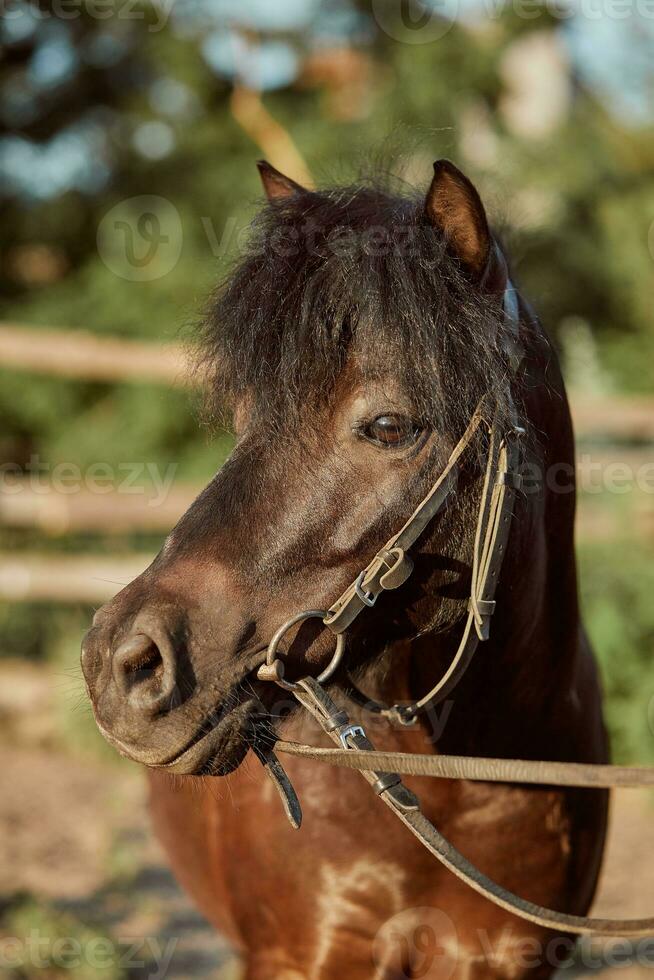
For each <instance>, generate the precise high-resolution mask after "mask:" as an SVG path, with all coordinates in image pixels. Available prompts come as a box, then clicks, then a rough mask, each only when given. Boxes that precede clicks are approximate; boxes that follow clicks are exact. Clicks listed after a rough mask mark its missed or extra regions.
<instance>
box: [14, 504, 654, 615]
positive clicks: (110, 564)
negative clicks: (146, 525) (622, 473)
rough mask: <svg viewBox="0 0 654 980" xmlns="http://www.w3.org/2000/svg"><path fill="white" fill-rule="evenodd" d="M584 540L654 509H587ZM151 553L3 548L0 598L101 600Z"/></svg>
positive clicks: (605, 535)
mask: <svg viewBox="0 0 654 980" xmlns="http://www.w3.org/2000/svg"><path fill="white" fill-rule="evenodd" d="M577 537H578V539H581V540H584V541H592V542H593V543H595V542H598V541H604V542H611V541H616V540H622V541H624V540H629V539H632V540H633V539H643V538H649V539H650V540H651V539H652V538H653V537H654V510H652V509H640V508H634V509H633V510H631V511H630V512H629V517H628V520H627V519H626V517H625V515H623V514H622V515H621V514H620V513H619V512H617V513H616V512H613V511H611V510H607V509H606V508H602V507H598V508H596V507H584V508H582V509H581V510H580V513H579V517H578V520H577ZM153 557H154V555H152V554H143V553H138V554H130V555H125V556H124V557H122V558H121V557H117V556H115V555H53V554H38V553H32V552H27V553H25V552H20V553H15V554H8V553H2V552H0V600H4V601H8V602H28V601H29V602H34V601H49V602H65V603H71V602H74V603H77V602H84V603H90V604H95V603H102V602H106V601H107V600H108V599H111V598H112V597H113V596H114V595H115V594H116V593H117V592H119V591H120V589H122V588H123V586H125V585H127V584H128V583H129V582H131V581H132V579H133V578H136V576H137V575H140V573H141V572H142V571H143V570H144V569H145V568H146V567H147V566H148V565H149V564H150V562H151V561H152V558H153Z"/></svg>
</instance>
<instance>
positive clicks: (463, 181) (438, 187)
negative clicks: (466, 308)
mask: <svg viewBox="0 0 654 980" xmlns="http://www.w3.org/2000/svg"><path fill="white" fill-rule="evenodd" d="M425 214H426V215H427V219H428V221H429V222H430V224H432V225H433V226H434V227H435V228H438V229H439V230H440V231H441V232H442V233H443V235H444V236H445V241H446V242H447V246H448V249H449V250H450V252H451V253H452V254H453V255H455V256H456V257H457V258H458V259H459V261H460V262H461V264H462V265H463V267H464V269H465V270H466V272H467V273H468V274H469V276H470V278H471V279H472V280H473V281H475V282H477V283H478V284H479V285H481V286H482V288H484V289H486V290H488V291H489V292H502V291H503V290H504V288H505V285H506V279H507V269H506V262H505V261H504V257H503V255H502V253H501V251H500V249H499V247H498V246H497V245H496V243H495V241H494V240H493V236H492V235H491V233H490V229H489V227H488V220H487V218H486V211H485V210H484V205H483V204H482V203H481V198H480V197H479V194H478V193H477V189H476V188H475V186H474V185H473V184H472V183H471V181H469V180H468V178H467V177H466V176H465V174H462V173H461V171H460V170H459V169H458V167H455V166H454V164H453V163H451V162H450V161H449V160H437V161H436V163H435V164H434V176H433V179H432V182H431V186H430V188H429V190H428V191H427V198H426V200H425Z"/></svg>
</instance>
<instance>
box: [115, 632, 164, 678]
mask: <svg viewBox="0 0 654 980" xmlns="http://www.w3.org/2000/svg"><path fill="white" fill-rule="evenodd" d="M134 647H135V649H134V650H133V652H132V653H130V655H129V656H127V657H125V658H124V660H123V662H122V669H123V671H124V672H125V674H126V675H127V676H130V675H133V678H132V679H133V681H134V682H135V683H139V682H140V681H143V680H150V679H151V678H155V679H156V678H159V679H160V678H161V675H162V674H163V666H164V664H163V660H162V659H161V654H160V653H159V649H158V647H157V646H156V645H155V644H154V643H153V642H152V641H150V642H149V643H147V644H142V643H137V644H134Z"/></svg>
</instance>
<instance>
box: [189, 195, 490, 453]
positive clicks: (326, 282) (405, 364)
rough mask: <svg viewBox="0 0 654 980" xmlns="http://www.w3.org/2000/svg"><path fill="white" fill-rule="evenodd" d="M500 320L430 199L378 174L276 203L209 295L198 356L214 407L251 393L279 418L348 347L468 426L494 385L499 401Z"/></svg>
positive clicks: (326, 394) (420, 405)
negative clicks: (393, 189) (432, 213)
mask: <svg viewBox="0 0 654 980" xmlns="http://www.w3.org/2000/svg"><path fill="white" fill-rule="evenodd" d="M504 329H505V327H504V325H503V318H502V314H501V310H500V307H499V305H498V304H497V302H496V301H494V300H491V299H489V298H488V297H486V296H484V295H483V294H482V293H481V292H480V291H479V290H478V289H476V288H475V287H473V286H472V285H471V283H470V282H469V281H468V280H467V279H466V277H465V275H464V273H463V272H462V270H461V268H460V266H459V264H458V263H457V262H456V260H455V259H453V258H452V257H451V256H450V255H449V253H448V252H447V250H446V248H445V243H444V241H443V238H442V236H441V235H440V234H439V233H438V232H437V231H436V230H435V229H434V228H433V227H432V226H431V225H430V224H429V223H428V222H427V220H426V218H425V216H424V211H423V203H422V200H418V199H416V198H408V197H398V196H394V195H393V194H391V193H389V192H387V191H386V190H384V189H382V188H380V187H377V186H362V185H358V186H354V187H348V188H337V189H333V190H326V191H321V192H320V193H313V192H305V193H303V194H298V195H296V196H294V197H292V198H290V199H287V200H284V201H276V202H273V203H271V204H269V205H267V206H266V207H264V208H263V210H262V211H261V212H260V213H259V215H258V216H257V218H256V219H255V221H254V223H253V226H252V235H251V241H250V247H249V248H248V251H247V254H246V255H244V256H243V257H242V258H241V259H240V261H239V262H238V264H237V265H236V267H235V268H234V270H233V271H232V273H231V275H230V276H229V277H228V278H227V280H226V281H225V282H224V283H223V285H222V286H221V287H219V289H218V290H217V291H216V293H215V294H214V296H213V297H212V299H211V302H210V305H209V309H208V311H207V316H206V319H205V325H204V329H203V332H202V349H201V358H200V362H201V366H202V367H203V369H204V370H205V372H206V374H207V376H208V382H209V399H208V407H209V410H210V413H212V414H214V415H217V414H220V413H221V412H222V410H223V409H224V407H225V405H229V404H230V403H233V402H234V401H238V400H239V398H240V397H242V396H243V395H246V396H248V398H249V399H250V403H251V407H252V409H253V410H254V412H255V413H256V415H257V416H259V417H260V418H266V419H267V420H268V421H269V422H270V423H271V424H275V425H276V426H280V427H284V426H286V425H289V424H292V423H293V422H296V421H298V420H299V419H302V418H306V417H307V413H309V412H310V411H311V410H312V409H315V408H316V407H318V406H320V405H321V404H324V403H325V401H326V400H328V399H329V398H330V396H331V395H332V393H333V391H334V385H335V381H336V379H337V377H338V375H339V373H340V372H341V371H342V370H343V368H344V366H345V364H346V362H347V360H348V358H351V357H356V361H357V364H358V366H359V368H360V369H361V371H362V372H363V374H364V377H370V378H384V377H387V376H389V375H392V376H393V377H394V378H395V379H396V380H397V381H398V382H399V383H400V385H401V386H402V388H403V389H404V390H405V392H406V394H407V395H408V396H409V397H410V399H411V402H412V404H413V408H414V412H415V415H416V417H417V418H419V419H420V420H422V421H424V422H425V423H426V424H429V425H433V426H437V427H438V428H439V429H440V430H441V431H446V432H449V433H451V434H453V435H456V434H460V433H461V432H462V431H463V429H464V428H465V426H466V425H467V423H468V421H469V418H470V415H471V414H472V412H473V411H474V408H475V406H476V405H477V403H478V401H479V400H480V398H481V397H482V395H484V394H486V393H492V394H494V395H496V396H497V397H498V399H499V401H500V411H502V397H503V392H504V388H505V381H506V359H505V356H504V353H503V344H502V334H503V331H504Z"/></svg>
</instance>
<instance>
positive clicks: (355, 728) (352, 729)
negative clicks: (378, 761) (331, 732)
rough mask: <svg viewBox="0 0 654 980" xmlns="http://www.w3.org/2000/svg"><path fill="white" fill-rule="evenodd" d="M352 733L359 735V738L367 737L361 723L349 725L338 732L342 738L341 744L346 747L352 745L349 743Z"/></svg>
mask: <svg viewBox="0 0 654 980" xmlns="http://www.w3.org/2000/svg"><path fill="white" fill-rule="evenodd" d="M350 735H355V736H359V738H365V737H366V733H365V732H364V730H363V728H362V727H361V725H348V726H347V728H344V729H343V731H341V732H339V733H338V737H339V738H340V740H341V745H342V746H343V748H344V749H349V747H350V746H349V745H348V744H347V740H348V738H349V737H350Z"/></svg>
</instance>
